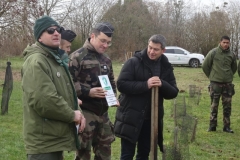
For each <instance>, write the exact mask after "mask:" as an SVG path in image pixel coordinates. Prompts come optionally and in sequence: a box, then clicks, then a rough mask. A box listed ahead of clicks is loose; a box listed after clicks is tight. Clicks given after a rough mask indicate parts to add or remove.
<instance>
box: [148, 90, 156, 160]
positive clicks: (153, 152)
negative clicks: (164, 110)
mask: <svg viewBox="0 0 240 160" xmlns="http://www.w3.org/2000/svg"><path fill="white" fill-rule="evenodd" d="M157 144H158V87H153V88H152V102H151V148H150V149H151V150H150V160H157V159H158V158H157V151H158V150H157Z"/></svg>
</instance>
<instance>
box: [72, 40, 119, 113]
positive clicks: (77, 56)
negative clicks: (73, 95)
mask: <svg viewBox="0 0 240 160" xmlns="http://www.w3.org/2000/svg"><path fill="white" fill-rule="evenodd" d="M69 71H70V73H71V75H72V78H73V81H74V85H75V89H76V92H77V96H78V98H79V99H81V100H82V102H83V103H82V106H81V108H82V109H83V110H84V109H85V110H88V111H91V112H94V113H95V114H96V115H102V114H103V113H105V112H107V110H108V104H107V101H106V99H105V98H92V97H90V96H89V92H90V89H91V88H94V87H101V84H100V81H99V79H98V76H100V75H108V78H109V80H110V83H111V85H112V88H113V91H114V92H115V94H116V84H115V81H114V74H113V69H112V62H111V60H110V59H109V58H108V57H107V56H106V55H105V54H99V53H98V52H97V51H96V50H95V49H94V47H93V46H92V45H91V44H90V42H89V39H87V40H86V41H85V43H84V45H83V47H82V48H80V49H78V50H76V51H75V52H73V53H72V54H71V55H70V62H69Z"/></svg>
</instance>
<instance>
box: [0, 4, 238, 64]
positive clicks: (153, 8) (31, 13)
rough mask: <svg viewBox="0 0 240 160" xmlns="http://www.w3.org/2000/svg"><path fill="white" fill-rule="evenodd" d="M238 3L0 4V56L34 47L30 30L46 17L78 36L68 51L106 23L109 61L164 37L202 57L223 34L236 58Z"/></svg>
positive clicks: (17, 53) (120, 58) (169, 42)
mask: <svg viewBox="0 0 240 160" xmlns="http://www.w3.org/2000/svg"><path fill="white" fill-rule="evenodd" d="M239 8H240V2H239V1H237V0H230V1H229V2H228V3H227V2H223V3H222V4H220V5H219V4H218V6H217V4H214V3H212V4H211V5H208V6H207V5H203V4H201V3H200V2H197V3H196V2H195V3H193V1H192V0H178V1H177V0H160V1H159V0H158V1H157V0H155V1H154V0H151V1H150V0H124V1H123V0H101V1H100V0H1V1H0V34H1V36H0V57H6V56H19V55H21V54H22V51H23V49H24V48H25V47H26V46H27V44H29V43H34V41H35V40H34V36H33V25H34V22H35V20H36V19H37V18H39V17H40V16H42V15H49V16H51V17H53V18H54V19H56V20H57V21H58V22H59V24H60V25H62V26H63V27H64V28H65V29H71V30H73V31H74V32H75V33H76V34H77V37H76V39H75V40H74V41H73V44H72V51H74V50H76V49H78V48H79V47H81V46H82V44H83V43H84V41H85V40H86V39H87V38H88V36H89V33H90V30H91V28H92V26H94V25H95V24H96V23H97V22H99V21H108V22H110V23H112V24H113V26H114V27H115V31H114V36H113V39H112V41H113V45H112V46H111V47H110V49H109V51H108V53H109V55H110V57H111V58H112V59H118V60H124V57H125V53H126V52H134V51H136V50H141V49H143V48H145V47H146V46H147V41H148V39H149V37H150V36H151V35H153V34H163V35H164V36H165V37H166V39H167V44H168V45H173V46H179V47H183V48H185V49H187V50H189V51H191V52H197V53H202V54H203V55H206V54H207V53H208V51H210V50H211V49H212V48H213V47H215V46H217V44H218V43H219V41H220V37H221V36H222V35H228V36H230V37H231V50H232V51H233V52H234V53H235V54H236V56H237V55H238V53H239V39H240V36H239V32H240V24H239V23H240V10H239Z"/></svg>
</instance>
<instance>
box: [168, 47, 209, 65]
mask: <svg viewBox="0 0 240 160" xmlns="http://www.w3.org/2000/svg"><path fill="white" fill-rule="evenodd" d="M164 54H165V55H166V56H167V58H168V60H169V62H170V63H171V64H173V65H188V66H191V67H193V68H197V67H199V66H200V65H202V63H203V61H204V55H202V54H199V53H190V52H189V51H187V50H185V49H183V48H181V47H177V46H166V51H165V52H164Z"/></svg>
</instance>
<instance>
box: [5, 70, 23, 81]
mask: <svg viewBox="0 0 240 160" xmlns="http://www.w3.org/2000/svg"><path fill="white" fill-rule="evenodd" d="M5 74H6V72H5V71H1V70H0V82H4V80H5ZM12 75H13V80H14V81H21V72H20V71H12Z"/></svg>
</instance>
